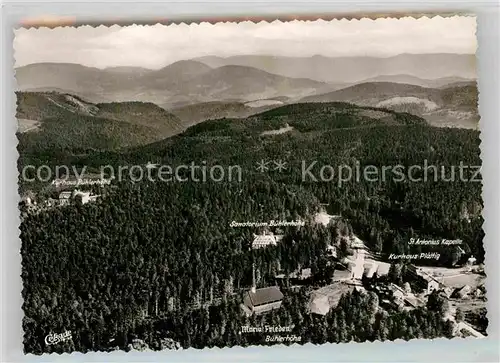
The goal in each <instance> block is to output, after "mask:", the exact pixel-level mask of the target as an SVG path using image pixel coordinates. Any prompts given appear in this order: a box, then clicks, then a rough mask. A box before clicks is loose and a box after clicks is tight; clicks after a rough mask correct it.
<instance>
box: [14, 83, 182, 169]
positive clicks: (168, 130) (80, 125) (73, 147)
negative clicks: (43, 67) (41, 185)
mask: <svg viewBox="0 0 500 363" xmlns="http://www.w3.org/2000/svg"><path fill="white" fill-rule="evenodd" d="M17 102H18V107H17V118H18V120H19V123H20V132H19V133H18V137H19V151H20V153H21V155H22V156H23V157H25V156H26V155H32V156H33V155H34V156H35V158H37V160H39V157H40V155H50V154H53V153H62V154H68V155H70V154H73V153H86V152H89V151H96V150H117V149H121V148H124V147H130V146H135V145H142V144H146V143H150V142H154V141H156V140H160V139H163V138H166V137H169V136H172V135H174V134H176V133H179V132H182V131H183V130H184V126H183V125H182V121H181V120H180V119H178V118H177V117H176V116H174V115H172V114H170V113H168V112H167V111H165V110H164V109H162V108H160V107H159V106H156V105H154V104H152V103H149V104H145V103H141V102H129V103H124V104H118V103H111V104H106V103H105V104H93V103H90V102H87V101H85V100H83V99H81V98H79V97H78V96H75V95H71V94H60V93H56V92H44V93H32V92H17ZM23 124H26V125H27V126H28V127H26V126H25V125H23ZM21 131H24V132H21Z"/></svg>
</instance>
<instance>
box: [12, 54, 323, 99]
mask: <svg viewBox="0 0 500 363" xmlns="http://www.w3.org/2000/svg"><path fill="white" fill-rule="evenodd" d="M16 78H17V83H18V88H19V90H33V89H43V90H64V91H65V92H68V93H76V94H78V95H93V96H92V97H91V99H92V100H93V101H94V100H96V99H97V100H99V99H104V100H110V101H116V102H123V101H142V102H153V103H156V104H159V105H169V107H174V106H176V105H177V106H178V105H182V104H184V105H185V104H194V103H200V102H212V101H243V102H244V101H253V100H258V99H265V98H272V97H289V98H293V99H298V98H301V97H304V96H307V95H310V94H315V93H318V92H326V91H328V90H331V89H332V86H330V85H328V84H326V83H323V82H318V81H313V80H309V79H297V78H289V77H283V76H279V75H275V74H271V73H268V72H265V71H262V70H260V69H256V68H252V67H243V66H223V67H220V68H216V69H212V68H211V67H209V66H207V65H205V64H203V63H201V62H197V61H189V60H188V61H179V62H176V63H173V64H171V65H169V66H167V67H164V68H162V69H159V70H154V71H145V70H144V69H141V68H139V69H137V68H134V67H118V68H111V69H109V68H108V69H97V68H90V67H84V66H81V65H77V64H64V63H39V64H32V65H28V66H24V67H19V68H17V69H16Z"/></svg>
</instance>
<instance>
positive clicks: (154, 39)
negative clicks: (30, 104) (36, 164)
mask: <svg viewBox="0 0 500 363" xmlns="http://www.w3.org/2000/svg"><path fill="white" fill-rule="evenodd" d="M475 33H476V18H475V17H472V16H467V17H466V16H455V17H449V18H442V17H439V16H436V17H433V18H427V17H422V18H419V19H414V18H411V17H406V18H401V19H394V18H379V19H377V20H371V19H367V18H364V19H361V20H350V21H349V20H345V19H342V20H332V21H323V20H318V21H314V22H310V21H308V22H305V21H291V22H280V21H275V22H272V23H267V22H260V23H257V24H255V23H252V22H243V23H218V24H209V23H200V24H191V25H186V24H174V25H169V26H165V25H159V24H157V25H153V26H140V25H133V26H127V27H119V26H113V27H109V28H108V27H103V26H101V27H97V28H93V27H90V26H85V27H78V28H74V27H61V28H55V29H48V28H40V29H35V28H31V29H18V30H16V37H15V40H14V48H15V58H16V66H21V65H25V64H30V63H37V62H68V63H81V64H84V65H87V66H93V67H99V68H103V67H109V66H141V67H147V68H160V67H163V66H165V65H167V64H169V63H172V62H175V61H178V60H181V59H190V58H196V57H200V56H205V55H218V56H231V55H243V54H268V55H269V54H270V55H281V56H312V55H316V54H320V55H324V56H332V57H334V56H346V55H352V56H355V55H373V56H391V55H396V54H401V53H469V54H471V53H474V52H475V50H476V46H477V42H476V36H475Z"/></svg>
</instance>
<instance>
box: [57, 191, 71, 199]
mask: <svg viewBox="0 0 500 363" xmlns="http://www.w3.org/2000/svg"><path fill="white" fill-rule="evenodd" d="M71 194H72V192H61V194H59V198H71Z"/></svg>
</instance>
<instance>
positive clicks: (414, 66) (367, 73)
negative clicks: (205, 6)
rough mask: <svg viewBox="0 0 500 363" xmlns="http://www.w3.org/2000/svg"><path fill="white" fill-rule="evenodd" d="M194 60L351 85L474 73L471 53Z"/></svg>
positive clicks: (250, 57) (254, 56)
mask: <svg viewBox="0 0 500 363" xmlns="http://www.w3.org/2000/svg"><path fill="white" fill-rule="evenodd" d="M196 60H198V61H200V62H203V63H205V64H207V65H208V66H210V67H214V68H215V67H221V66H225V65H240V66H247V67H254V68H258V69H262V70H264V71H266V72H270V73H274V74H279V75H282V76H286V77H294V78H309V79H313V80H317V81H322V82H335V83H351V84H352V83H355V82H362V81H363V80H367V79H370V78H372V77H377V76H380V75H386V74H404V75H409V76H413V77H418V78H421V79H437V78H443V77H463V78H468V79H471V78H476V75H477V72H476V56H475V55H474V54H446V53H441V54H439V53H438V54H400V55H396V56H393V57H387V58H378V57H335V58H334V57H332V58H330V57H324V56H313V57H276V56H267V55H242V56H233V57H227V58H223V57H216V56H208V57H200V58H196Z"/></svg>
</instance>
